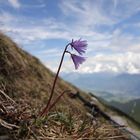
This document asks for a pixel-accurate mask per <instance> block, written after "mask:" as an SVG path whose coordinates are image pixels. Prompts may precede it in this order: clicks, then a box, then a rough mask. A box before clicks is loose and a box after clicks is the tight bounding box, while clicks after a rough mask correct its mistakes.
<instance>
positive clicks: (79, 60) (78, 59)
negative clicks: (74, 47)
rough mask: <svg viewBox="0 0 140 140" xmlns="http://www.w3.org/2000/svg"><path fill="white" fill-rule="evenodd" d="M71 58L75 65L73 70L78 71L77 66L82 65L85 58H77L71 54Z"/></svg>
mask: <svg viewBox="0 0 140 140" xmlns="http://www.w3.org/2000/svg"><path fill="white" fill-rule="evenodd" d="M71 58H72V61H73V63H74V65H75V69H78V67H79V65H80V64H82V63H83V62H84V61H85V60H86V58H85V57H82V56H78V55H75V54H71Z"/></svg>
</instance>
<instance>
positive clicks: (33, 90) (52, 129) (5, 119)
mask: <svg viewBox="0 0 140 140" xmlns="http://www.w3.org/2000/svg"><path fill="white" fill-rule="evenodd" d="M53 80H54V73H53V72H51V71H50V70H49V69H48V68H46V67H45V66H44V65H43V64H42V63H41V62H40V61H39V60H38V59H37V58H35V57H33V56H31V55H30V54H28V53H27V52H25V51H23V50H22V49H20V48H19V47H18V46H17V45H16V44H15V43H14V42H13V41H12V40H11V39H10V38H9V37H7V36H5V35H3V34H2V33H0V90H1V91H2V92H3V93H4V94H6V95H7V96H8V97H9V98H10V99H9V98H7V97H6V96H4V94H2V92H0V120H1V121H0V139H1V138H2V137H8V138H9V139H10V138H11V137H12V139H15V140H20V139H21V140H33V139H35V140H44V139H79V140H80V139H113V137H114V138H115V139H118V140H121V139H124V140H125V139H128V136H124V135H125V134H124V133H122V131H120V130H119V129H116V128H114V126H112V125H111V124H110V123H109V122H108V121H106V120H105V119H103V118H102V117H101V116H99V117H98V118H96V119H95V118H93V117H91V116H90V117H89V115H88V114H87V110H86V108H85V107H84V106H83V104H82V103H81V102H80V101H79V100H78V99H77V100H76V99H71V98H70V97H69V95H68V94H65V95H64V96H63V97H62V99H61V100H60V102H59V103H58V104H57V105H56V106H55V107H54V108H53V109H52V111H51V112H50V113H49V115H48V116H47V117H45V118H38V116H37V115H38V113H39V112H40V110H41V109H42V108H43V107H44V106H45V105H46V102H47V99H48V95H49V94H50V90H51V87H52V83H53ZM64 90H71V92H72V93H76V92H77V91H80V90H79V89H78V88H76V87H75V86H73V85H71V84H69V83H67V82H65V81H63V80H62V79H61V78H59V79H58V81H57V85H56V90H55V95H54V98H56V97H57V96H58V95H60V94H61V93H62V92H63V91H64ZM80 93H81V95H82V96H83V97H84V98H87V99H90V97H89V96H88V95H87V94H86V93H83V92H82V91H80ZM12 100H14V102H13V101H12ZM10 128H11V129H10Z"/></svg>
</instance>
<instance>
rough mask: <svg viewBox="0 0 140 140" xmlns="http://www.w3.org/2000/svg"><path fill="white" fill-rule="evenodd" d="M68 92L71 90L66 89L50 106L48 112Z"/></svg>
mask: <svg viewBox="0 0 140 140" xmlns="http://www.w3.org/2000/svg"><path fill="white" fill-rule="evenodd" d="M66 92H70V90H66V91H63V92H62V93H61V94H60V95H59V96H58V97H57V98H56V99H55V101H54V102H53V103H52V104H51V105H50V106H49V107H48V110H47V111H48V112H49V111H50V110H51V109H52V107H53V106H54V105H55V104H56V103H57V102H58V101H59V99H60V98H61V97H62V96H63V95H64V93H66Z"/></svg>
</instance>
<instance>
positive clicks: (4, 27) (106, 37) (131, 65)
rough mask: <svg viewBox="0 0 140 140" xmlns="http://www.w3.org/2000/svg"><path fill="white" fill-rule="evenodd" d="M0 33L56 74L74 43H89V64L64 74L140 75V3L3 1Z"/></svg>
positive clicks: (69, 66)
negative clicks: (67, 47) (105, 73)
mask: <svg viewBox="0 0 140 140" xmlns="http://www.w3.org/2000/svg"><path fill="white" fill-rule="evenodd" d="M0 31H1V32H3V33H5V34H7V35H8V36H10V37H11V38H13V40H14V41H15V42H16V43H17V44H18V45H19V46H20V47H21V48H23V49H24V50H26V51H28V52H29V53H31V54H33V55H35V56H36V57H38V58H39V59H40V60H41V62H42V63H44V64H45V65H46V66H47V67H48V68H50V69H51V70H53V71H54V72H56V70H57V67H58V65H59V62H60V59H61V55H62V52H63V50H64V48H65V45H67V44H68V43H69V42H71V40H72V39H74V40H77V39H79V38H82V39H83V40H87V42H88V48H87V52H86V54H85V56H86V57H87V60H86V61H85V62H84V63H83V64H82V65H81V66H80V67H79V69H78V70H75V69H74V65H73V63H72V61H71V58H70V57H69V56H68V55H66V56H65V60H64V63H63V67H62V69H61V71H62V72H67V73H69V72H80V73H93V72H116V73H125V72H127V73H132V74H133V73H140V0H0Z"/></svg>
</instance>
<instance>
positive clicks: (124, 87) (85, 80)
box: [62, 72, 140, 97]
mask: <svg viewBox="0 0 140 140" xmlns="http://www.w3.org/2000/svg"><path fill="white" fill-rule="evenodd" d="M62 77H63V78H64V79H65V80H67V81H69V82H71V83H73V84H75V85H76V86H78V87H80V88H82V89H84V90H88V91H99V92H102V91H103V92H108V93H111V94H113V95H120V96H124V95H125V96H127V95H129V96H133V97H140V74H128V73H122V74H116V73H105V72H104V73H91V74H79V73H69V74H63V75H62Z"/></svg>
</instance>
